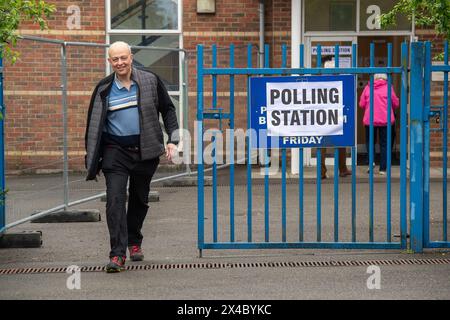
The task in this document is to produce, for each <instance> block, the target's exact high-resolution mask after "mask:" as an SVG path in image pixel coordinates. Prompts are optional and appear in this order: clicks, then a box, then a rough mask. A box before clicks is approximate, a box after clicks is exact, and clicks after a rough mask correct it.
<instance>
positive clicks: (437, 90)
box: [417, 29, 450, 167]
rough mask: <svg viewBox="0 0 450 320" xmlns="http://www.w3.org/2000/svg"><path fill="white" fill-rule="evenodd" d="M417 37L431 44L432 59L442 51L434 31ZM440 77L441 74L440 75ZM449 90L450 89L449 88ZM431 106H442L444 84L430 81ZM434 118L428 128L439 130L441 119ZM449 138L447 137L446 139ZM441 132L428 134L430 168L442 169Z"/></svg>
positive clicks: (424, 32)
mask: <svg viewBox="0 0 450 320" xmlns="http://www.w3.org/2000/svg"><path fill="white" fill-rule="evenodd" d="M417 35H418V37H419V40H420V41H430V42H431V46H432V47H431V56H432V57H433V59H435V57H436V56H437V55H439V54H440V53H442V52H443V51H444V39H443V37H440V36H437V35H436V33H435V32H434V30H423V29H419V30H417ZM440 75H442V73H440ZM449 89H450V87H449ZM430 101H431V106H442V105H443V104H444V82H443V81H432V82H431V100H430ZM435 120H436V118H432V119H431V121H430V128H431V129H432V130H433V129H439V128H440V127H441V126H443V124H442V118H441V119H440V122H436V121H435ZM448 138H449V136H447V139H448ZM443 142H444V140H443V132H442V131H434V132H430V166H432V167H442V149H443Z"/></svg>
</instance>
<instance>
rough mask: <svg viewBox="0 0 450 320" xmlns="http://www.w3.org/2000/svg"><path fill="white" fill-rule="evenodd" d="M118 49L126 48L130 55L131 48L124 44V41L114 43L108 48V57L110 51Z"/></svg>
mask: <svg viewBox="0 0 450 320" xmlns="http://www.w3.org/2000/svg"><path fill="white" fill-rule="evenodd" d="M119 47H126V48H128V50H129V51H130V53H131V47H130V45H129V44H128V43H126V42H124V41H116V42H114V43H112V44H111V45H110V46H109V49H108V55H110V53H111V50H112V49H115V48H119Z"/></svg>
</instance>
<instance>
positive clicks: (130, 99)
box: [104, 76, 140, 146]
mask: <svg viewBox="0 0 450 320" xmlns="http://www.w3.org/2000/svg"><path fill="white" fill-rule="evenodd" d="M104 132H105V133H106V136H105V140H106V142H107V143H108V144H109V143H113V144H118V145H121V146H138V145H139V134H140V126H139V110H138V98H137V85H136V83H135V82H134V81H132V83H131V86H130V90H128V89H127V88H126V87H125V86H123V85H122V83H121V82H120V81H119V79H117V76H114V83H113V85H112V86H111V91H110V92H109V96H108V113H107V118H106V125H105V129H104Z"/></svg>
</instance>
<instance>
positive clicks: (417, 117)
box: [410, 42, 425, 253]
mask: <svg viewBox="0 0 450 320" xmlns="http://www.w3.org/2000/svg"><path fill="white" fill-rule="evenodd" d="M424 61H425V53H424V45H423V43H422V42H413V43H412V44H411V88H410V114H411V116H410V137H411V146H410V159H411V171H410V219H411V227H410V228H411V250H413V251H414V252H416V253H421V252H422V251H423V230H424V229H423V222H424V221H423V217H424V212H423V209H424V206H423V204H424V199H423V180H424V179H423V173H424V170H423V160H424V154H423V148H424V136H423V135H424V128H423V122H424V101H423V99H424V97H423V80H424V78H423V76H424V74H423V72H424V71H423V70H424Z"/></svg>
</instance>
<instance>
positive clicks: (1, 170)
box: [0, 47, 6, 234]
mask: <svg viewBox="0 0 450 320" xmlns="http://www.w3.org/2000/svg"><path fill="white" fill-rule="evenodd" d="M1 50H2V48H1V47H0V192H1V193H0V234H1V232H2V230H3V228H4V227H5V224H6V218H5V144H4V131H3V117H4V115H5V108H4V105H3V60H2V57H1Z"/></svg>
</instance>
